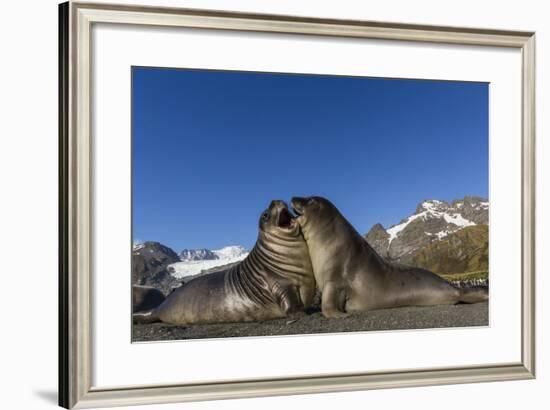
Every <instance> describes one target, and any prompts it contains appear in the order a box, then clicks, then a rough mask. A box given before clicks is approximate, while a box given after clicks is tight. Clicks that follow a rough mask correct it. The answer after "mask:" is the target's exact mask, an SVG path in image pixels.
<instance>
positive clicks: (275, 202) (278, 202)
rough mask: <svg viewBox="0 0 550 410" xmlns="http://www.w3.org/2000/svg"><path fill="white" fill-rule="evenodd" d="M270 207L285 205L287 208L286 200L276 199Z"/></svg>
mask: <svg viewBox="0 0 550 410" xmlns="http://www.w3.org/2000/svg"><path fill="white" fill-rule="evenodd" d="M269 207H270V208H274V207H278V208H280V207H283V208H286V204H285V201H281V200H280V199H274V200H273V201H271V204H270V205H269Z"/></svg>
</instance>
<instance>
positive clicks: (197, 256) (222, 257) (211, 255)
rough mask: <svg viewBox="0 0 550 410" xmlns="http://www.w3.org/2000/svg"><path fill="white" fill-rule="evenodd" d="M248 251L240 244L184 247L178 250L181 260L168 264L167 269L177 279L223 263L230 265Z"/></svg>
mask: <svg viewBox="0 0 550 410" xmlns="http://www.w3.org/2000/svg"><path fill="white" fill-rule="evenodd" d="M248 253H249V252H248V251H247V250H246V249H245V248H244V247H242V246H240V245H236V246H225V247H223V248H221V249H213V250H209V249H184V250H183V251H181V252H180V260H181V262H176V263H173V264H171V265H169V266H168V270H169V271H170V272H171V273H172V275H173V276H174V277H176V278H178V279H180V278H184V277H186V276H194V275H198V274H199V273H201V272H203V271H206V270H209V269H212V268H215V267H218V266H224V265H230V264H233V263H236V262H239V261H241V260H243V259H244V258H246V256H247V255H248Z"/></svg>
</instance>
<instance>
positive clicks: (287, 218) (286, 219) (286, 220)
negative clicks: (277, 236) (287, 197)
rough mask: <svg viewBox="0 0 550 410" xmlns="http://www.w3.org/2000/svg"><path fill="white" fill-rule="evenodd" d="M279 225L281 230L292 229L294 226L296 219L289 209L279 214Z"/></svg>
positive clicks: (284, 209)
mask: <svg viewBox="0 0 550 410" xmlns="http://www.w3.org/2000/svg"><path fill="white" fill-rule="evenodd" d="M277 225H278V226H279V228H291V227H292V226H294V219H293V218H292V215H291V214H290V212H288V209H286V208H283V209H281V212H279V221H278V223H277Z"/></svg>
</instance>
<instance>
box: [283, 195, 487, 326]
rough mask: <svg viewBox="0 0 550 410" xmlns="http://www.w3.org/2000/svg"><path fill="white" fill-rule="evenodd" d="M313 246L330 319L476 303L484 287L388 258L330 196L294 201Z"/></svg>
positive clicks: (484, 293) (482, 296) (483, 295)
mask: <svg viewBox="0 0 550 410" xmlns="http://www.w3.org/2000/svg"><path fill="white" fill-rule="evenodd" d="M292 208H293V209H294V212H295V213H296V214H297V215H298V217H297V221H298V223H299V224H300V226H301V227H302V233H303V235H304V238H305V240H306V242H307V245H308V248H309V254H310V257H311V263H312V266H313V272H314V275H315V280H316V282H317V287H318V289H319V290H320V291H321V294H322V296H321V309H322V313H323V315H324V316H325V317H329V318H334V317H345V316H346V315H347V314H348V312H353V311H367V310H373V309H382V308H392V307H398V306H428V305H444V304H456V303H459V302H463V303H477V302H482V301H486V300H488V292H487V290H486V289H485V288H469V289H458V288H455V287H454V286H452V285H451V284H450V283H448V282H447V281H445V280H444V279H442V278H440V277H439V276H437V275H436V274H434V273H432V272H430V271H428V270H425V269H420V268H413V267H407V266H399V265H395V264H392V263H389V262H387V261H385V260H384V259H383V258H382V257H380V256H379V255H378V254H377V253H376V251H375V250H374V249H373V248H372V247H371V246H370V245H369V244H368V243H367V241H366V240H365V239H364V238H363V237H362V236H361V235H360V234H359V233H358V232H357V231H356V230H355V229H354V228H353V226H352V225H351V224H350V223H349V222H348V221H347V220H346V219H345V218H344V216H343V215H342V214H341V213H340V211H338V209H337V208H336V207H335V206H334V205H333V204H332V203H331V202H330V201H328V200H327V199H325V198H322V197H309V198H298V197H295V198H293V199H292Z"/></svg>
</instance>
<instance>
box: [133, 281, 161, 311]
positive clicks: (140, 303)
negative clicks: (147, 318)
mask: <svg viewBox="0 0 550 410" xmlns="http://www.w3.org/2000/svg"><path fill="white" fill-rule="evenodd" d="M165 299H166V298H165V296H164V293H162V292H161V291H160V290H158V289H157V288H154V287H152V286H143V285H132V309H133V312H139V311H142V310H150V309H153V308H156V307H157V306H158V305H160V304H161V303H162V302H164V300H165Z"/></svg>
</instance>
